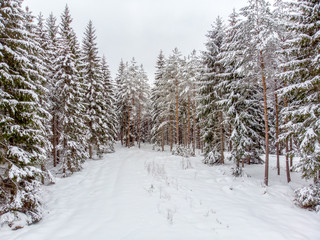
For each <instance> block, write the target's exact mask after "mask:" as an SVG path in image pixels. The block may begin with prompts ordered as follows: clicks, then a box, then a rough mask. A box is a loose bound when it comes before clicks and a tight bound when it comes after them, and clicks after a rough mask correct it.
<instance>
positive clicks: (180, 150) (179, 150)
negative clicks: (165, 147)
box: [172, 146, 194, 157]
mask: <svg viewBox="0 0 320 240" xmlns="http://www.w3.org/2000/svg"><path fill="white" fill-rule="evenodd" d="M172 155H176V156H182V157H191V156H194V152H193V151H192V150H191V149H190V148H187V147H183V146H177V147H176V149H175V150H173V151H172Z"/></svg>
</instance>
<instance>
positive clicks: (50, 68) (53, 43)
mask: <svg viewBox="0 0 320 240" xmlns="http://www.w3.org/2000/svg"><path fill="white" fill-rule="evenodd" d="M39 24H41V23H39ZM45 27H46V29H45V30H46V39H47V46H46V47H45V46H44V47H45V48H44V49H45V51H46V52H45V57H46V60H45V61H46V63H47V74H46V77H47V84H48V89H49V94H48V96H49V101H50V107H49V112H50V113H51V116H52V119H51V131H52V135H51V143H52V158H53V166H54V167H56V166H57V164H58V163H59V155H60V152H59V151H58V148H57V146H58V144H59V138H60V130H59V121H60V119H59V109H60V106H59V101H58V100H59V96H58V95H57V88H56V82H57V79H56V78H55V73H56V68H55V65H54V64H52V63H54V62H55V61H56V59H57V57H58V49H59V39H58V26H57V25H56V18H55V17H54V16H53V14H52V13H51V14H50V15H49V17H48V18H47V20H46V26H45ZM38 32H39V36H42V37H44V36H43V34H42V30H40V29H39V31H38ZM40 38H41V37H40Z"/></svg>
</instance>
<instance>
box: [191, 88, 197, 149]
mask: <svg viewBox="0 0 320 240" xmlns="http://www.w3.org/2000/svg"><path fill="white" fill-rule="evenodd" d="M192 100H193V101H192V111H193V134H192V150H193V153H194V154H196V92H195V84H193V99H192Z"/></svg>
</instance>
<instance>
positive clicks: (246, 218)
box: [0, 145, 320, 240]
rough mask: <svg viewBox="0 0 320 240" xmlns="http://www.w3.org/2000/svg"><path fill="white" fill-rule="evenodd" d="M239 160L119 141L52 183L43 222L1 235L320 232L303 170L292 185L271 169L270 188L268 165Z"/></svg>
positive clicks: (302, 235)
mask: <svg viewBox="0 0 320 240" xmlns="http://www.w3.org/2000/svg"><path fill="white" fill-rule="evenodd" d="M271 160H272V158H271ZM231 166H232V165H231V164H230V163H229V164H226V165H225V166H218V167H208V166H206V165H203V164H202V163H201V157H197V158H190V159H185V158H182V157H177V156H172V155H171V154H170V153H169V152H164V153H162V152H155V151H152V150H151V147H150V146H149V145H147V146H143V147H142V148H141V149H138V148H136V147H133V148H130V149H127V148H124V147H121V146H119V145H118V146H117V148H116V153H114V154H108V155H105V156H104V158H103V159H101V160H92V161H88V162H87V163H86V164H85V166H84V170H83V171H82V172H80V173H76V174H74V176H72V177H70V178H66V179H59V180H58V181H57V183H56V184H55V185H53V186H49V187H46V195H45V198H46V199H47V206H46V210H47V213H46V214H45V216H44V219H43V220H42V221H41V222H39V223H38V224H35V225H32V226H28V227H25V228H24V229H21V230H18V231H14V232H13V231H11V230H9V229H6V228H1V229H0V239H1V240H44V239H45V240H60V239H61V240H62V239H68V240H82V239H86V240H87V239H92V240H117V239H119V240H120V239H121V240H126V239H127V240H135V239H136V240H138V239H139V240H144V239H145V240H157V239H159V240H160V239H161V240H164V239H165V240H171V239H177V240H179V239H184V240H188V239H190V240H193V239H194V240H198V239H199V240H206V239H208V240H209V239H211V240H212V239H223V240H227V239H230V240H231V239H238V240H240V239H243V240H250V239H254V240H256V239H259V240H264V239H266V240H269V239H274V240H282V239H283V240H284V239H290V240H295V239H296V240H298V239H299V240H319V239H320V214H316V213H313V212H308V211H306V210H303V209H299V208H298V207H296V206H295V205H294V204H293V203H292V197H293V189H294V188H295V187H297V186H299V185H302V184H306V183H305V182H303V181H302V180H300V179H299V176H298V174H293V183H291V184H289V185H288V184H287V183H285V180H284V178H285V176H281V177H278V176H276V175H271V181H270V185H271V186H270V187H268V188H265V187H263V184H262V182H263V178H262V176H263V173H262V171H263V167H262V166H248V167H247V168H246V172H247V173H248V175H250V176H247V177H242V178H237V179H235V178H233V177H232V176H231V174H230V168H231ZM260 171H261V172H260ZM271 172H275V170H272V169H271Z"/></svg>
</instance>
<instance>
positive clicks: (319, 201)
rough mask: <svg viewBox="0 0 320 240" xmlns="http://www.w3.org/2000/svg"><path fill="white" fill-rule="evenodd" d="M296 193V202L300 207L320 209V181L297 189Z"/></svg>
mask: <svg viewBox="0 0 320 240" xmlns="http://www.w3.org/2000/svg"><path fill="white" fill-rule="evenodd" d="M295 195H296V198H295V202H296V204H297V205H299V206H300V207H302V208H307V209H310V210H314V211H317V212H319V211H320V183H316V184H311V185H309V186H307V187H303V188H300V189H297V190H296V191H295Z"/></svg>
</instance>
